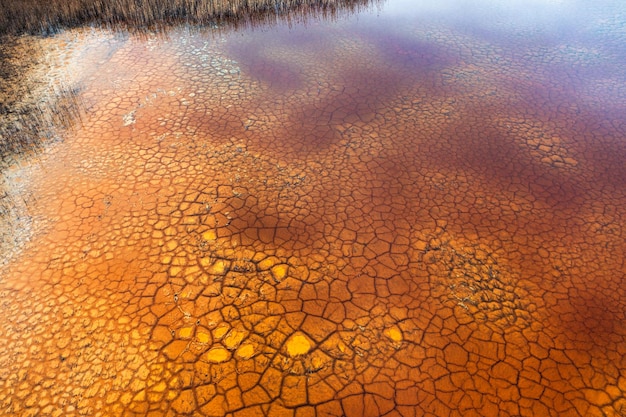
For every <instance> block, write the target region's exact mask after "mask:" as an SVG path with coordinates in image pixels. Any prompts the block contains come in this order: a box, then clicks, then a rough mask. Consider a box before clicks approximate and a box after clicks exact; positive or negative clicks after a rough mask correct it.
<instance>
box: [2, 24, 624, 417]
mask: <svg viewBox="0 0 626 417" xmlns="http://www.w3.org/2000/svg"><path fill="white" fill-rule="evenodd" d="M431 34H432V33H431V32H428V35H429V36H430V35H431ZM435 35H437V33H435ZM68 36H69V35H68ZM75 36H76V37H77V39H78V41H77V42H79V43H80V38H81V36H82V37H86V38H89V37H91V36H95V41H94V42H95V43H96V44H97V43H98V39H99V38H98V37H97V36H98V35H97V34H94V33H87V34H85V33H84V32H82V33H77V34H75ZM294 36H295V35H294ZM212 39H213V38H212ZM355 39H356V38H354V37H350V40H349V41H345V42H346V45H349V46H350V47H349V48H345V49H343V48H335V49H333V48H332V42H322V43H321V44H317V43H315V42H312V43H311V44H307V45H308V48H312V52H311V50H309V49H306V48H304V49H303V48H301V47H300V46H299V47H298V48H293V49H294V50H291V49H290V48H289V47H288V45H286V44H282V43H281V44H278V45H277V46H276V47H275V48H270V47H269V46H265V47H266V48H268V49H267V50H262V49H261V48H260V46H259V43H258V42H263V41H264V38H263V34H262V33H255V35H254V36H253V37H250V38H245V39H244V40H242V41H233V42H232V43H229V42H227V41H224V40H220V39H218V40H216V41H215V42H213V40H212V41H211V42H209V41H208V40H207V39H206V38H205V37H203V36H202V34H190V33H188V32H185V31H184V30H181V31H180V32H175V33H172V34H171V37H170V38H169V39H166V40H164V39H160V38H159V37H157V36H154V37H150V36H149V37H147V38H142V39H141V40H136V39H130V40H128V41H124V42H121V44H118V43H117V42H116V41H112V43H111V44H105V45H104V46H103V48H102V50H99V52H98V50H95V51H96V52H94V53H96V55H97V54H101V55H100V56H102V57H105V58H106V59H104V58H103V59H98V60H95V62H100V61H102V62H103V63H102V64H101V66H100V67H99V68H98V71H95V72H93V73H88V72H87V75H86V76H85V87H84V91H83V93H82V94H81V98H82V99H83V100H84V102H85V104H86V107H87V109H86V115H85V117H84V122H83V125H81V126H77V127H76V130H75V132H73V134H72V135H70V136H69V137H68V138H67V140H66V141H65V142H64V143H63V144H62V146H57V147H55V148H54V149H52V150H51V151H50V153H49V154H48V155H46V157H45V158H42V160H41V162H40V163H41V165H42V166H44V167H45V169H42V170H40V171H37V170H34V171H33V172H32V175H33V179H32V181H31V183H30V188H29V189H30V191H31V192H32V193H33V195H36V196H37V197H38V200H37V202H36V204H33V206H32V208H31V209H32V210H33V212H34V213H35V214H37V215H38V216H41V217H42V218H45V219H46V220H47V221H48V224H49V227H48V229H46V230H45V233H41V234H39V235H38V238H37V239H36V240H33V241H32V242H31V243H30V244H29V245H28V246H27V247H26V248H25V250H24V252H23V253H22V256H20V257H19V258H18V259H15V260H13V261H12V262H10V263H9V264H8V265H6V266H5V267H3V269H2V272H3V274H4V275H3V276H5V277H8V278H7V279H4V280H2V281H0V310H1V311H2V314H0V320H1V323H2V328H3V330H4V332H5V333H4V334H5V336H6V337H5V338H3V339H1V340H0V372H1V374H0V376H1V378H0V406H1V407H2V411H3V412H5V413H7V414H21V415H128V416H131V415H152V416H159V415H200V416H222V415H227V416H232V417H241V416H248V415H259V416H261V415H265V416H276V415H285V416H293V417H304V416H315V415H317V416H327V415H336V416H339V415H347V416H362V415H375V416H378V415H389V416H421V415H425V416H441V415H449V416H459V415H464V416H466V415H483V416H491V415H502V416H506V415H509V416H517V415H524V416H535V415H551V416H557V415H559V416H583V415H585V416H586V415H602V414H603V413H604V414H613V415H615V414H617V413H619V412H620V410H622V409H623V404H624V392H625V390H626V379H625V378H626V377H625V375H624V369H626V363H624V357H626V352H625V349H626V348H625V346H626V343H624V337H625V335H626V329H624V327H623V324H622V323H623V322H624V321H623V320H622V319H624V311H625V310H624V309H623V307H624V304H623V299H624V298H623V297H622V295H624V294H623V289H622V287H621V286H620V282H621V281H620V280H621V277H620V276H619V271H621V270H622V269H623V260H622V259H621V258H620V257H619V256H618V255H619V254H620V251H621V250H622V249H623V242H624V239H623V237H624V236H623V233H624V229H623V228H622V227H620V225H619V219H620V218H623V216H624V211H623V207H624V204H621V203H622V202H623V199H624V195H623V193H622V194H620V192H619V189H618V188H613V187H614V186H615V185H616V184H619V183H618V180H616V179H615V176H612V177H610V178H608V177H609V176H602V175H598V172H600V171H598V170H597V168H596V165H595V163H597V166H602V168H603V169H604V170H606V171H601V172H614V173H616V172H619V169H620V168H619V167H620V166H621V165H617V164H616V163H615V161H614V160H612V159H608V160H605V159H600V160H595V159H594V158H600V157H599V156H598V155H604V154H603V153H597V154H593V153H591V154H587V153H585V152H580V151H578V150H577V149H578V148H577V145H579V143H578V142H577V141H576V140H575V138H576V137H577V136H575V135H573V134H572V131H570V130H568V129H570V128H571V127H572V126H571V124H568V123H569V122H566V121H568V120H570V118H569V116H572V114H569V113H568V114H566V115H565V116H567V117H565V116H558V115H552V116H554V117H555V121H554V122H550V123H547V122H546V123H544V124H542V125H541V129H540V130H541V132H539V131H538V130H537V128H536V126H535V127H534V128H532V129H530V128H529V129H528V131H531V132H532V135H538V136H540V137H539V138H535V139H536V140H537V141H538V142H536V143H535V142H533V139H532V138H531V139H528V138H526V137H525V136H524V134H523V133H522V132H523V131H525V129H526V128H525V127H524V126H526V125H528V126H531V127H532V126H534V124H533V123H530V122H528V123H524V124H522V125H523V127H522V128H520V129H519V130H515V129H513V130H512V133H511V135H510V136H502V137H500V136H498V134H499V133H501V131H502V130H504V129H509V127H507V126H505V125H502V124H494V125H491V123H490V121H491V119H490V121H488V122H485V121H484V119H482V118H481V117H478V116H476V115H477V114H483V113H489V112H487V111H486V110H485V112H482V110H483V109H480V108H479V109H476V108H475V106H476V103H477V102H478V103H479V104H482V105H484V106H485V109H490V111H494V112H495V110H494V109H500V108H504V109H507V110H510V107H507V106H504V103H503V102H506V100H508V99H510V97H509V96H507V95H506V94H504V97H502V98H499V97H498V96H497V95H493V94H490V93H489V92H488V91H487V92H485V89H486V88H487V87H489V83H486V82H478V81H476V82H477V84H476V85H475V84H468V85H467V86H465V88H464V89H462V90H460V92H459V91H456V90H447V89H445V88H443V87H442V86H441V84H440V81H441V79H440V78H439V77H438V76H434V75H433V74H438V69H439V68H440V66H441V65H444V64H445V65H448V66H451V67H453V68H456V69H459V68H458V67H462V68H464V67H465V66H466V65H465V64H464V63H462V62H461V61H460V59H458V57H455V56H453V57H452V58H450V57H449V56H448V51H447V50H443V51H438V50H437V48H433V50H432V51H431V55H435V56H439V57H440V58H438V59H436V60H434V64H433V67H429V68H430V69H429V70H428V71H426V72H425V73H423V74H417V75H415V74H414V72H415V68H423V67H422V66H416V65H414V63H415V62H414V61H411V65H407V66H406V68H404V70H402V71H401V70H397V68H395V67H393V68H390V67H389V66H388V60H387V59H386V58H385V55H384V54H382V53H381V54H379V55H378V54H374V51H377V50H378V49H377V48H376V46H375V43H366V44H365V45H363V46H362V47H361V46H359V45H360V43H358V42H357V41H355ZM436 39H444V40H445V39H447V36H446V34H441V33H439V34H438V36H437V37H436ZM266 45H270V46H272V45H274V44H273V43H272V42H267V44H266ZM409 46H410V45H409ZM380 47H384V51H389V50H395V49H394V48H387V45H379V48H380ZM87 49H88V48H85V50H87ZM396 49H398V51H397V53H399V54H401V55H402V57H407V58H406V59H409V60H415V59H417V58H416V57H419V55H418V54H414V53H413V54H412V53H411V48H407V45H400V46H399V47H398V48H396ZM407 49H408V50H407ZM303 50H304V51H309V53H308V54H307V53H305V52H303ZM320 50H324V51H325V53H328V54H329V55H324V54H321V55H320V54H319V53H318V52H319V51H320ZM479 50H480V52H481V53H483V54H488V53H489V52H488V51H490V50H491V49H490V48H488V47H483V48H482V49H481V48H477V52H476V53H477V54H478V52H479ZM259 51H263V53H258V52H259ZM486 51H487V52H486ZM109 52H110V53H109ZM339 55H340V56H341V58H342V59H344V58H345V59H347V60H348V61H347V62H348V63H347V64H344V65H345V68H344V67H342V66H341V65H339V62H342V61H341V60H340V59H338V56H339ZM478 55H480V54H478ZM97 56H98V55H97ZM90 57H92V56H90ZM321 57H327V60H326V61H325V65H320V59H321ZM373 57H378V59H374V58H373ZM296 58H297V59H296ZM465 59H469V55H468V56H466V57H465ZM86 61H88V62H91V61H92V59H91V58H90V59H86ZM354 63H363V65H361V66H358V71H356V72H354V71H353V65H352V64H354ZM479 63H480V62H479ZM281 64H282V65H281ZM514 64H515V63H508V65H511V66H513V65H514ZM380 68H382V69H383V70H380ZM513 68H516V67H513ZM331 69H332V71H331ZM489 69H490V70H491V69H492V68H489ZM83 70H85V71H86V69H85V68H83ZM359 71H361V72H359ZM476 71H478V73H479V74H478V75H480V74H483V75H484V77H487V76H488V74H491V72H489V71H484V72H483V73H481V72H480V71H479V70H477V69H476ZM520 71H521V69H520ZM496 74H499V73H497V72H496ZM478 75H477V77H476V78H477V79H480V78H481V77H479V76H478ZM490 76H493V75H490ZM411 77H413V78H411ZM320 79H327V80H329V81H328V82H322V81H320ZM283 80H286V81H285V82H286V83H287V84H288V92H291V93H292V94H285V90H284V85H285V84H284V83H283V82H282V81H283ZM409 81H410V82H409ZM418 81H419V82H418ZM500 81H502V80H500ZM505 81H506V80H505ZM431 84H432V85H431ZM503 84H505V85H507V86H508V85H510V84H513V85H517V84H515V83H510V80H509V81H506V82H504V81H503ZM392 87H393V88H392ZM511 88H514V87H511ZM515 88H517V87H515ZM289 89H291V90H289ZM453 94H456V95H454V97H450V96H452V95H453ZM371 97H375V98H376V99H375V100H366V98H371ZM492 100H493V101H495V103H492ZM498 100H502V102H500V101H498ZM531 104H533V105H537V106H540V103H539V104H538V103H531ZM540 110H542V111H547V110H546V109H545V108H540ZM499 111H503V110H499ZM515 111H516V112H519V113H523V112H525V111H529V114H530V115H532V114H536V109H535V108H534V107H532V106H531V107H530V109H527V108H526V107H524V106H522V105H520V106H519V107H517V108H516V109H515ZM531 111H532V112H531ZM489 114H491V113H489ZM311 115H312V116H311ZM507 117H508V118H509V119H515V117H513V116H510V115H507ZM527 118H529V119H530V118H532V117H531V116H528V115H527ZM494 120H500V119H499V118H498V117H496V116H494ZM609 122H610V121H609ZM609 122H606V123H605V127H604V128H605V129H606V130H607V131H608V132H609V133H607V136H606V137H604V136H596V133H595V132H596V130H595V129H588V128H587V129H578V127H582V126H578V125H577V126H574V127H576V129H573V128H572V129H573V130H575V131H576V132H577V135H583V134H584V144H583V145H580V146H588V147H591V146H596V145H599V144H605V143H608V142H610V137H611V135H613V136H615V135H618V134H619V133H620V130H619V128H615V127H613V128H612V129H613V130H610V129H611V128H610V125H611V123H609ZM544 132H547V133H546V134H545V135H544ZM581 132H582V133H581ZM552 133H554V134H552ZM557 133H558V134H557ZM520 136H524V140H523V141H521V142H520V141H519V140H517V139H516V138H518V137H520ZM555 137H559V138H572V139H567V140H569V141H570V143H569V146H564V145H563V146H562V142H560V143H561V144H559V145H556V144H555V145H554V146H553V147H552V148H551V149H547V148H546V149H540V150H539V151H535V150H532V151H529V149H535V148H534V147H536V146H547V144H551V143H553V142H554V141H553V140H552V139H550V138H555ZM527 139H528V140H527ZM563 140H565V139H560V141H563ZM539 142H540V143H539ZM570 147H571V148H570ZM502 148H504V149H502ZM565 149H568V152H569V153H568V154H567V155H568V157H569V156H572V157H575V158H576V160H577V161H578V164H576V165H573V164H570V165H567V166H564V165H562V164H560V163H556V162H558V161H554V162H548V161H547V160H544V158H545V157H547V156H549V155H553V152H555V153H557V154H559V155H561V156H563V155H564V154H563V155H562V152H564V150H565ZM616 154H618V155H619V148H617V150H616ZM602 158H603V156H602ZM600 162H606V163H603V164H601V163H600ZM572 174H575V177H574V178H573V177H572V176H571V175H572ZM578 179H580V181H575V180H578ZM612 191H615V192H612ZM615 271H618V272H617V273H616V272H615ZM590 330H592V331H590Z"/></svg>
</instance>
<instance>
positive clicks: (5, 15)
mask: <svg viewBox="0 0 626 417" xmlns="http://www.w3.org/2000/svg"><path fill="white" fill-rule="evenodd" d="M371 3H372V1H371V0H0V35H1V34H22V33H29V34H50V33H55V32H57V31H58V30H60V29H64V28H71V27H76V26H81V25H85V24H94V25H104V26H113V27H120V26H121V27H122V28H124V29H126V30H143V29H150V30H154V29H157V30H158V29H159V28H160V27H162V26H168V25H171V24H177V23H191V24H195V25H198V24H199V25H211V26H228V25H241V24H244V25H255V24H258V23H264V22H266V21H272V20H275V19H281V18H284V19H288V20H291V19H301V18H303V17H310V16H323V17H331V18H332V17H333V16H334V15H336V14H337V13H338V12H340V11H347V12H351V11H355V9H359V8H361V7H363V6H367V5H369V4H371Z"/></svg>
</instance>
